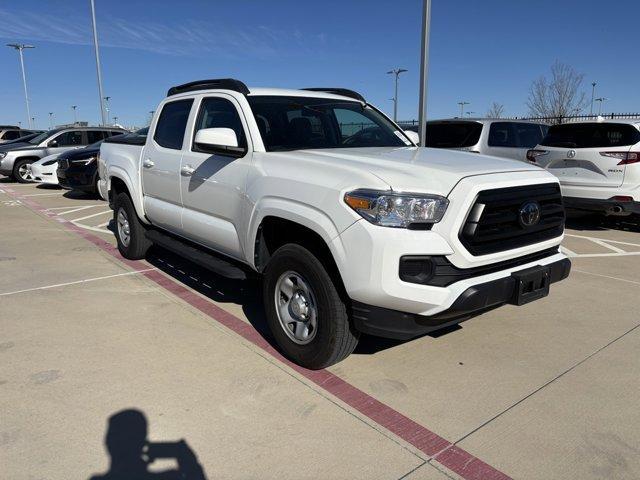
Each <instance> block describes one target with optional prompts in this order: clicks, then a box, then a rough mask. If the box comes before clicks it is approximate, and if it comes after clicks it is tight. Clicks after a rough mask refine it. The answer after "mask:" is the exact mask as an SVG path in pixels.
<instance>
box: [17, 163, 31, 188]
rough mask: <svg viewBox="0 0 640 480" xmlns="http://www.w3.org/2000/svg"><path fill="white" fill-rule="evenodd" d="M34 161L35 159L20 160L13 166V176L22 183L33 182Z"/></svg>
mask: <svg viewBox="0 0 640 480" xmlns="http://www.w3.org/2000/svg"><path fill="white" fill-rule="evenodd" d="M32 163H33V160H18V161H17V162H16V163H15V165H14V166H13V177H14V178H15V179H16V180H17V181H18V182H20V183H31V182H33V174H32V173H31V164H32Z"/></svg>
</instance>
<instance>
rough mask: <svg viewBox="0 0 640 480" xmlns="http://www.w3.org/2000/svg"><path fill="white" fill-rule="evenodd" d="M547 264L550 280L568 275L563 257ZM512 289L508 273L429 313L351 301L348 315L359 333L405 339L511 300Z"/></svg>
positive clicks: (514, 284) (514, 282) (514, 283)
mask: <svg viewBox="0 0 640 480" xmlns="http://www.w3.org/2000/svg"><path fill="white" fill-rule="evenodd" d="M547 267H548V268H549V273H550V283H556V282H559V281H561V280H564V279H565V278H567V277H568V276H569V272H570V270H571V262H570V261H569V259H567V258H564V259H562V260H557V261H555V262H553V263H551V264H548V265H547ZM516 289H517V280H516V279H515V277H513V276H511V275H510V276H507V277H502V278H499V279H497V280H492V281H489V282H484V283H480V284H477V285H474V286H472V287H468V288H466V289H465V290H464V291H463V292H462V294H461V295H460V296H459V297H458V298H457V299H456V300H455V302H454V303H453V304H452V305H451V306H450V307H449V308H448V309H446V310H444V311H442V312H440V313H438V314H435V315H431V316H424V315H417V314H411V313H405V312H401V311H397V310H391V309H387V308H381V307H376V306H373V305H367V304H364V303H360V302H353V304H352V318H353V321H354V325H355V327H356V328H357V329H358V330H360V331H361V332H363V333H367V334H370V335H376V336H379V337H386V338H393V339H397V340H408V339H410V338H413V337H416V336H419V335H424V334H426V333H429V332H432V331H434V330H439V329H442V328H445V327H448V326H451V325H455V324H458V323H460V322H462V321H464V320H466V319H468V318H470V317H472V316H474V315H477V314H479V313H482V312H484V311H487V310H490V309H492V308H495V307H498V306H500V305H504V304H506V303H515V302H514V299H515V298H516Z"/></svg>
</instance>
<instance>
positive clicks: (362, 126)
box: [248, 96, 411, 152]
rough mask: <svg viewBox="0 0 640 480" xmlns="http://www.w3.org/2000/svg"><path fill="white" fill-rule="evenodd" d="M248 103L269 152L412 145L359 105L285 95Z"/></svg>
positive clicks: (251, 98) (380, 116) (366, 107)
mask: <svg viewBox="0 0 640 480" xmlns="http://www.w3.org/2000/svg"><path fill="white" fill-rule="evenodd" d="M248 100H249V104H250V105H251V109H252V110H253V115H254V117H255V119H256V123H257V124H258V129H259V130H260V134H261V135H262V141H263V143H264V146H265V149H266V150H267V151H268V152H274V151H287V150H307V149H321V148H356V147H405V146H411V142H410V141H409V140H408V139H407V138H406V137H405V136H404V134H403V133H401V132H400V131H398V129H397V128H396V127H395V126H394V125H393V124H392V123H391V122H389V121H388V120H387V119H386V118H385V117H384V116H383V115H381V114H379V113H378V112H377V111H375V110H374V109H373V108H371V107H368V106H364V105H362V104H361V103H359V102H350V101H347V100H344V101H343V100H331V99H327V98H307V97H285V96H249V97H248Z"/></svg>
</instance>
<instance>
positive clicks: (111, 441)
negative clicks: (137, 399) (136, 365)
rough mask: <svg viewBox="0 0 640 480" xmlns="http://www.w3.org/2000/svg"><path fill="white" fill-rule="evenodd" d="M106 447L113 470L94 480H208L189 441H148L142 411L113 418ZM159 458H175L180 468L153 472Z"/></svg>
mask: <svg viewBox="0 0 640 480" xmlns="http://www.w3.org/2000/svg"><path fill="white" fill-rule="evenodd" d="M105 446H106V447H107V451H108V452H109V456H110V457H111V461H110V465H109V471H107V472H106V473H104V474H101V475H94V476H92V477H90V480H206V476H205V473H204V470H203V469H202V467H201V466H200V464H199V463H198V458H197V457H196V455H195V453H194V452H193V451H192V450H191V448H190V447H189V445H187V442H185V441H184V440H179V441H177V442H166V443H153V442H149V441H148V440H147V419H146V417H145V415H144V414H143V413H142V412H141V411H139V410H122V411H120V412H118V413H115V414H113V415H112V416H111V417H109V421H108V425H107V435H106V437H105ZM158 459H174V460H175V461H176V463H177V468H174V469H171V470H164V471H150V470H149V466H150V465H151V464H152V463H153V462H154V461H155V460H158Z"/></svg>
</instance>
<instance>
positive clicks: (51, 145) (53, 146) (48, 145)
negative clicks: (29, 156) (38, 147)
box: [47, 140, 58, 148]
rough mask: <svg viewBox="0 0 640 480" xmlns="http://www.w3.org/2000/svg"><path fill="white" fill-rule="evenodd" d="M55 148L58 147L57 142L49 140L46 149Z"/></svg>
mask: <svg viewBox="0 0 640 480" xmlns="http://www.w3.org/2000/svg"><path fill="white" fill-rule="evenodd" d="M57 146H58V141H57V140H51V141H50V142H49V143H47V147H52V148H55V147H57Z"/></svg>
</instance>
